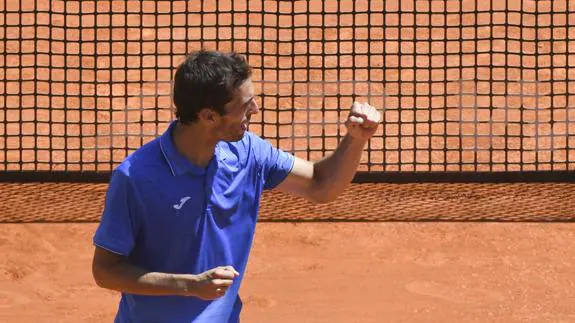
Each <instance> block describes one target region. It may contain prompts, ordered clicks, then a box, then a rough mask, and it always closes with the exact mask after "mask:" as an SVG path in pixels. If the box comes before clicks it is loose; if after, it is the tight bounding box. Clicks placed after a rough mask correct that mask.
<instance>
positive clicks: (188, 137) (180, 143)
mask: <svg viewBox="0 0 575 323" xmlns="http://www.w3.org/2000/svg"><path fill="white" fill-rule="evenodd" d="M172 137H173V138H174V145H175V146H176V149H177V150H178V151H179V152H180V153H181V154H183V155H184V156H185V157H186V158H187V159H188V160H189V161H190V162H191V163H192V164H194V165H196V166H198V167H206V166H208V164H209V163H210V160H211V159H212V158H213V156H214V149H215V147H216V144H217V143H218V140H217V139H216V138H214V137H213V136H212V135H210V134H209V133H207V132H206V131H205V130H204V129H201V128H200V126H199V125H197V124H191V125H182V124H181V123H178V124H176V127H175V128H174V132H173V133H172Z"/></svg>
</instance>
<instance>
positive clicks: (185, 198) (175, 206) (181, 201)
mask: <svg viewBox="0 0 575 323" xmlns="http://www.w3.org/2000/svg"><path fill="white" fill-rule="evenodd" d="M190 198H191V197H190V196H186V197H182V198H181V199H180V203H179V204H174V205H173V207H174V209H176V210H179V209H181V208H182V207H183V206H184V204H186V202H187V201H188V200H189V199H190Z"/></svg>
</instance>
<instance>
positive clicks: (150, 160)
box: [114, 138, 162, 179]
mask: <svg viewBox="0 0 575 323" xmlns="http://www.w3.org/2000/svg"><path fill="white" fill-rule="evenodd" d="M161 157H162V154H161V149H160V143H159V138H156V139H153V140H151V141H149V142H147V143H145V144H144V145H142V146H141V147H140V148H138V149H136V150H135V151H133V152H132V153H130V154H128V156H126V158H124V160H123V161H122V162H121V163H120V164H119V165H118V166H117V167H116V168H115V170H114V171H115V172H116V173H121V175H123V176H125V177H128V178H131V179H134V178H138V177H141V176H143V175H144V174H146V173H147V172H149V171H150V170H151V169H153V168H155V167H157V166H158V164H159V163H160V162H161Z"/></svg>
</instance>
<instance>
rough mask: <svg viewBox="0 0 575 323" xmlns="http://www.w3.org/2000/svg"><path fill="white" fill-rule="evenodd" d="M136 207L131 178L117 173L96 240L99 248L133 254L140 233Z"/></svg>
mask: <svg viewBox="0 0 575 323" xmlns="http://www.w3.org/2000/svg"><path fill="white" fill-rule="evenodd" d="M135 203H136V199H135V196H134V192H133V189H132V186H131V185H130V178H129V177H128V176H127V175H126V174H125V173H124V172H123V171H121V170H118V169H116V170H114V172H113V173H112V177H111V180H110V184H109V186H108V190H107V192H106V198H105V203H104V211H103V213H102V217H101V220H100V224H99V226H98V228H97V230H96V233H95V235H94V238H93V242H94V244H95V245H96V246H98V247H101V248H104V249H106V250H108V251H111V252H114V253H117V254H120V255H124V256H128V255H129V254H130V252H131V251H132V248H133V247H134V245H135V241H136V233H137V231H138V221H137V215H136V214H135V212H134V209H135V208H136V207H135V206H136V204H135Z"/></svg>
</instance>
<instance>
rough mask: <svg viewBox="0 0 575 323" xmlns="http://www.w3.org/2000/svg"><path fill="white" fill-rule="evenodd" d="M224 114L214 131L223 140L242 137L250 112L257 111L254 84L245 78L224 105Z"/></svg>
mask: <svg viewBox="0 0 575 323" xmlns="http://www.w3.org/2000/svg"><path fill="white" fill-rule="evenodd" d="M225 110H226V114H224V115H223V116H221V118H220V122H219V125H218V126H217V127H216V131H217V132H218V134H219V136H220V137H221V138H222V140H223V141H238V140H241V139H242V138H243V137H244V133H245V131H246V130H247V128H248V123H249V121H250V118H251V116H252V114H256V113H258V112H259V107H258V104H257V103H256V101H255V98H254V86H253V83H252V80H251V79H247V80H246V81H245V82H244V83H243V84H242V85H241V86H240V87H239V88H238V89H237V90H236V92H235V93H234V97H233V99H232V101H231V102H229V103H228V104H226V106H225Z"/></svg>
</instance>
